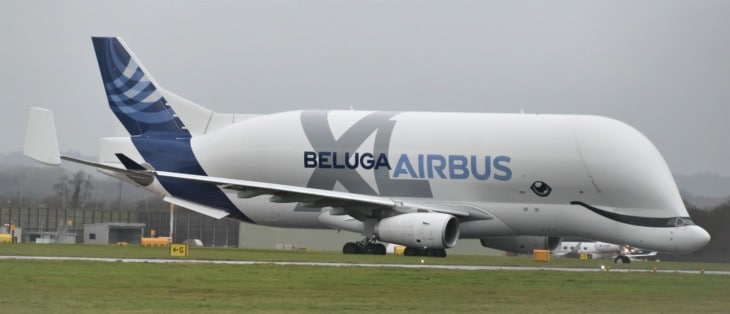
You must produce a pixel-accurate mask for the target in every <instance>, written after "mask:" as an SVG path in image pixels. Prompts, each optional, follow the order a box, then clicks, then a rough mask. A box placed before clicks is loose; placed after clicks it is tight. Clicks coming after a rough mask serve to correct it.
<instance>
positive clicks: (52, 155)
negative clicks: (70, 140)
mask: <svg viewBox="0 0 730 314" xmlns="http://www.w3.org/2000/svg"><path fill="white" fill-rule="evenodd" d="M23 154H25V155H26V156H28V157H30V158H33V159H35V160H37V161H39V162H41V163H44V164H46V165H51V166H58V165H60V164H61V153H60V152H59V150H58V141H57V140H56V125H55V123H54V122H53V112H51V111H50V110H48V109H43V108H37V107H33V108H30V111H29V114H28V124H27V126H26V130H25V148H24V150H23Z"/></svg>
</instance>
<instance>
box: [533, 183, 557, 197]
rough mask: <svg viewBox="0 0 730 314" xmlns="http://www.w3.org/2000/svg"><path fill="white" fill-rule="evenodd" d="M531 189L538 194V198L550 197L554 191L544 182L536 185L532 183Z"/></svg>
mask: <svg viewBox="0 0 730 314" xmlns="http://www.w3.org/2000/svg"><path fill="white" fill-rule="evenodd" d="M530 189H531V190H532V192H535V194H537V196H539V197H547V196H548V195H550V192H552V191H553V189H552V188H551V187H550V186H549V185H547V183H545V182H542V181H535V182H534V183H532V186H530Z"/></svg>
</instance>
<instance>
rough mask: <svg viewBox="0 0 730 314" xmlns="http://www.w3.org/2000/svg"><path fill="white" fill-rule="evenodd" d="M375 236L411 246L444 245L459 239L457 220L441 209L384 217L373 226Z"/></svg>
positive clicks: (436, 246) (441, 247)
mask: <svg viewBox="0 0 730 314" xmlns="http://www.w3.org/2000/svg"><path fill="white" fill-rule="evenodd" d="M375 234H376V235H377V237H378V240H380V241H384V242H390V243H397V244H401V245H407V246H409V247H414V248H429V249H446V248H451V247H453V246H454V245H456V241H457V240H459V220H458V219H456V217H454V216H451V215H448V214H441V213H410V214H402V215H398V216H393V217H388V218H383V219H381V220H380V222H378V224H377V225H376V226H375Z"/></svg>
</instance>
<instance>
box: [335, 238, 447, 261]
mask: <svg viewBox="0 0 730 314" xmlns="http://www.w3.org/2000/svg"><path fill="white" fill-rule="evenodd" d="M342 253H344V254H370V255H385V245H382V244H380V243H375V240H374V239H364V240H362V241H358V242H347V243H345V246H343V247H342ZM403 255H405V256H430V257H446V250H444V249H419V248H414V247H407V248H406V249H405V250H404V251H403Z"/></svg>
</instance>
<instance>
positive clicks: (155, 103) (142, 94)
mask: <svg viewBox="0 0 730 314" xmlns="http://www.w3.org/2000/svg"><path fill="white" fill-rule="evenodd" d="M92 41H93V43H94V50H95V51H96V60H97V61H98V62H99V70H100V71H101V76H102V80H103V81H104V90H105V91H106V95H107V100H108V101H109V106H110V107H111V109H112V111H113V112H114V114H115V115H116V116H117V118H119V120H120V121H121V122H122V124H123V125H124V127H125V128H126V129H127V131H128V132H129V133H130V134H131V135H142V134H146V133H150V132H155V133H158V132H159V133H173V134H174V135H175V136H176V137H181V136H187V137H189V136H190V133H189V132H188V131H187V129H185V127H184V125H183V124H182V122H181V121H180V120H179V119H178V118H177V116H176V115H175V112H174V111H173V110H172V108H170V106H169V105H168V104H167V101H166V100H165V98H164V97H163V96H162V95H161V94H160V92H159V91H158V90H157V88H156V87H155V85H154V83H153V82H152V80H151V79H150V77H149V76H148V75H147V74H145V73H144V71H143V70H142V67H140V65H139V63H138V61H136V60H135V58H133V57H132V56H131V55H130V54H129V52H127V50H126V49H125V48H124V45H122V43H121V42H120V41H119V40H118V39H117V38H114V37H94V38H92Z"/></svg>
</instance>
